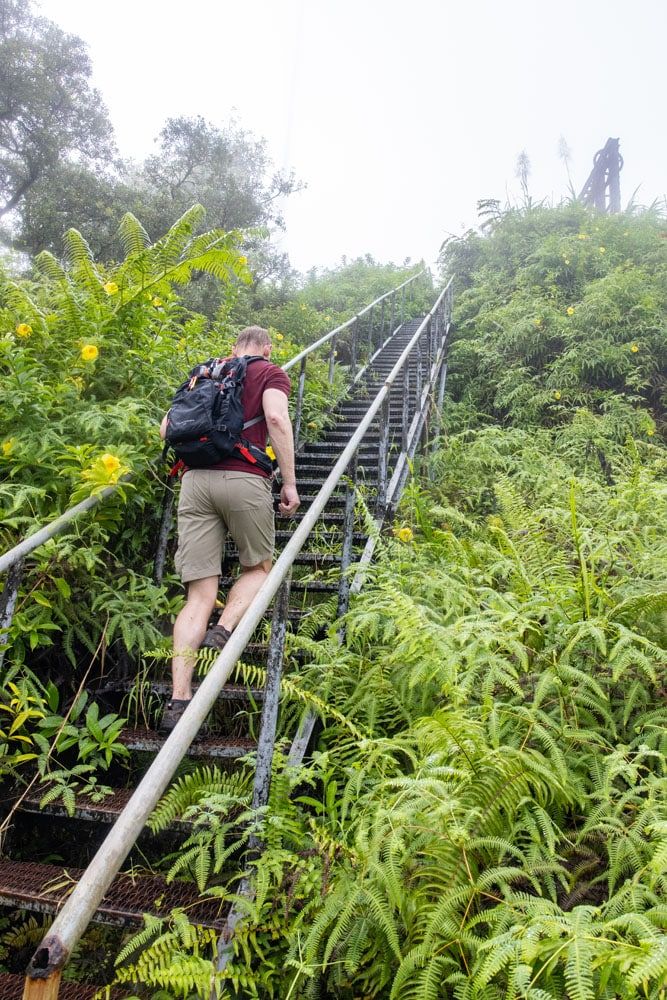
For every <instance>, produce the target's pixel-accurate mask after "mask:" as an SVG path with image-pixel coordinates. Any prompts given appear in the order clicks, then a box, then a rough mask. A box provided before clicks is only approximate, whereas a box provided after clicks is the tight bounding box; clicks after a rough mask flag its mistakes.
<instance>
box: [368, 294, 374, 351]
mask: <svg viewBox="0 0 667 1000" xmlns="http://www.w3.org/2000/svg"><path fill="white" fill-rule="evenodd" d="M372 354H373V306H371V308H370V310H369V312H368V359H369V360H370V358H371V356H372Z"/></svg>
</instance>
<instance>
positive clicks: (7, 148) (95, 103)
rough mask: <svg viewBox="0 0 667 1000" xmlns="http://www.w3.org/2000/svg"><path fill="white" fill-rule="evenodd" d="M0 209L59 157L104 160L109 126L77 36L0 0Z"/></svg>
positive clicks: (14, 204)
mask: <svg viewBox="0 0 667 1000" xmlns="http://www.w3.org/2000/svg"><path fill="white" fill-rule="evenodd" d="M0 67H1V69H0V217H3V216H7V215H8V214H9V213H11V212H13V211H14V210H16V209H17V208H19V207H20V205H21V203H22V200H23V199H24V198H25V196H26V195H27V193H28V192H29V191H30V189H31V188H32V187H33V186H34V185H35V184H36V183H37V182H38V181H39V180H40V179H42V178H45V177H46V176H48V174H49V172H50V171H52V170H53V169H54V168H55V167H56V166H57V165H58V164H59V163H62V161H63V160H65V161H67V160H69V159H71V158H73V159H76V158H78V159H83V160H88V161H92V162H99V161H105V160H107V159H108V158H109V157H110V155H111V153H112V150H113V130H112V127H111V124H110V122H109V119H108V116H107V112H106V109H105V107H104V103H103V101H102V98H101V96H100V94H99V92H98V91H97V90H95V88H94V87H91V84H90V75H91V63H90V59H89V58H88V55H87V53H86V48H85V45H84V43H83V41H82V40H81V39H80V38H77V37H76V36H75V35H69V34H67V33H66V32H64V31H62V30H61V29H60V28H59V27H58V26H57V25H55V24H53V23H52V22H51V21H47V20H46V19H44V18H41V17H35V16H34V15H33V14H32V12H31V10H30V7H29V5H26V4H25V3H19V2H18V0H0Z"/></svg>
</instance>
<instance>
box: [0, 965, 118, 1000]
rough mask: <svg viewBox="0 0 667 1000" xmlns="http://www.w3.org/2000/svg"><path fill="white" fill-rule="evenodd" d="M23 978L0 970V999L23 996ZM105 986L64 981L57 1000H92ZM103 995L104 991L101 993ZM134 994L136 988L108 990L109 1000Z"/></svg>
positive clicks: (6, 999)
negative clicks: (128, 990)
mask: <svg viewBox="0 0 667 1000" xmlns="http://www.w3.org/2000/svg"><path fill="white" fill-rule="evenodd" d="M24 982H25V979H24V978H23V976H18V975H16V974H15V973H12V972H0V1000H20V998H21V997H22V996H23V985H24ZM101 989H106V987H104V986H101V985H97V986H93V985H91V984H90V983H66V982H63V983H61V984H60V991H59V993H58V1000H94V997H95V996H96V995H97V991H98V990H101ZM103 995H104V996H105V997H106V996H107V994H106V993H104V994H103ZM135 995H136V990H132V989H131V990H130V992H129V993H128V992H127V987H120V986H114V987H113V989H111V990H110V991H109V994H108V996H109V1000H125V998H126V997H132V996H135Z"/></svg>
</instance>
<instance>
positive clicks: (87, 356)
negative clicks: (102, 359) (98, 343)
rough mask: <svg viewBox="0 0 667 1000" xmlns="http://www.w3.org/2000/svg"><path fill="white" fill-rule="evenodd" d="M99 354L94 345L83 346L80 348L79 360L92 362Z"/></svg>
mask: <svg viewBox="0 0 667 1000" xmlns="http://www.w3.org/2000/svg"><path fill="white" fill-rule="evenodd" d="M99 353H100V352H99V350H98V349H97V347H95V344H84V345H83V347H82V348H81V358H82V359H83V361H94V360H95V358H96V357H97V355H98V354H99Z"/></svg>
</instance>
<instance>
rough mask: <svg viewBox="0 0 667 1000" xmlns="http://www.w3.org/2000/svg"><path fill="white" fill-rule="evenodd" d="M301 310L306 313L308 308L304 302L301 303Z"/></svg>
mask: <svg viewBox="0 0 667 1000" xmlns="http://www.w3.org/2000/svg"><path fill="white" fill-rule="evenodd" d="M299 308H300V309H301V312H305V311H306V306H305V304H304V303H303V302H301V303H300V306H299Z"/></svg>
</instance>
